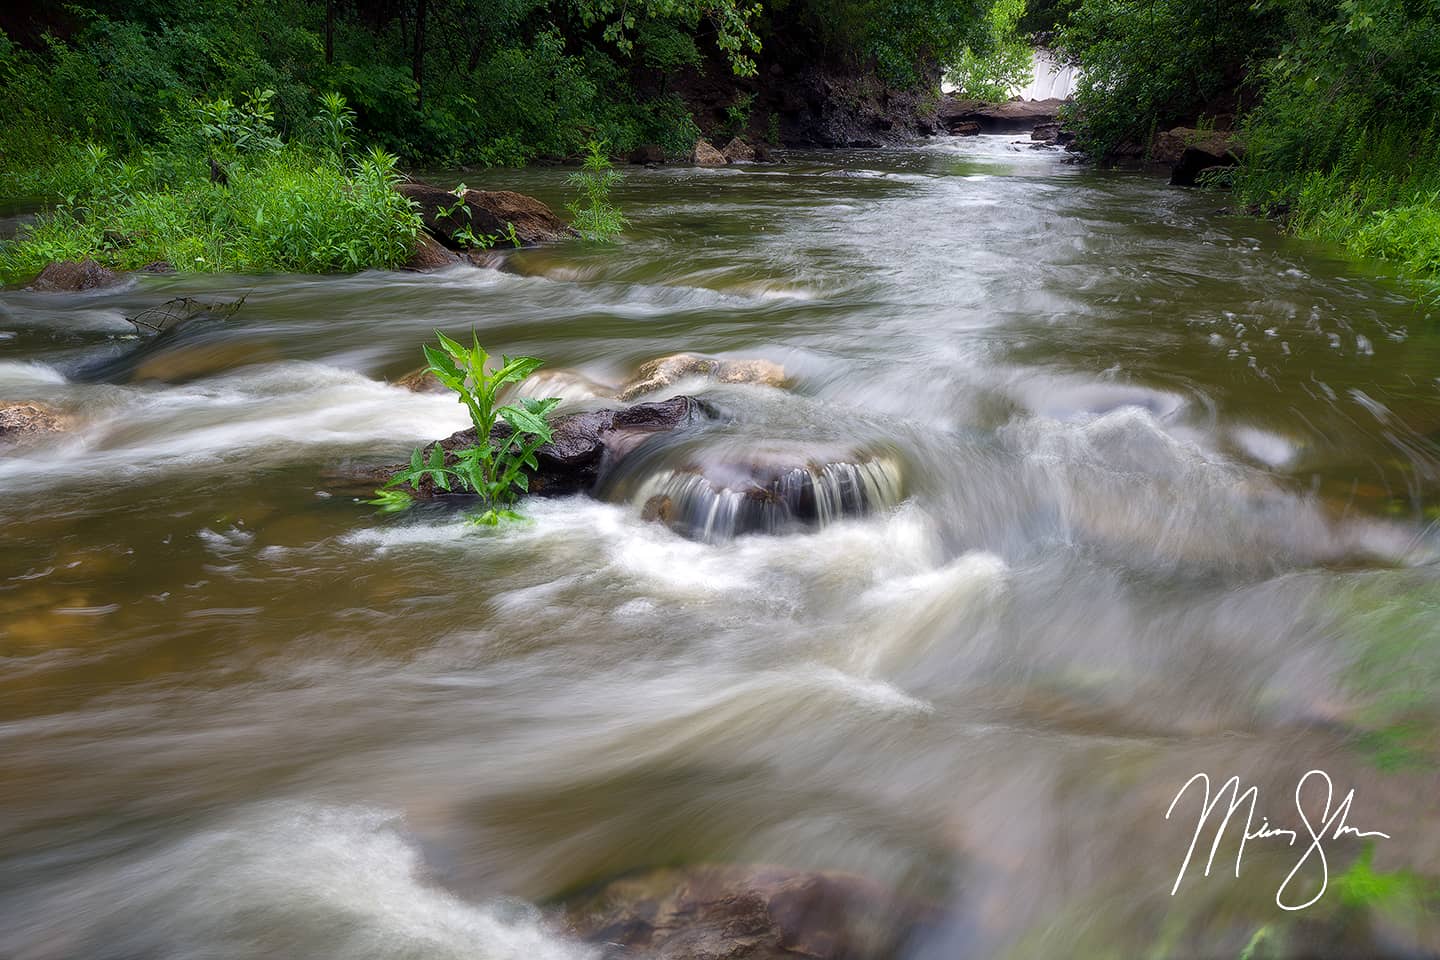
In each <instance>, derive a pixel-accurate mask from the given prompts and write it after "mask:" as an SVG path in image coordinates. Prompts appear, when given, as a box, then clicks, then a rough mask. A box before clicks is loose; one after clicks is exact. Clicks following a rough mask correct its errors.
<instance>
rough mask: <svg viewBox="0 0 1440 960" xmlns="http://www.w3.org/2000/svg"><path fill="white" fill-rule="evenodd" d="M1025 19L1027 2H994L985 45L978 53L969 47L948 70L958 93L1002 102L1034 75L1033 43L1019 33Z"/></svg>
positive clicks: (988, 16) (1012, 0)
mask: <svg viewBox="0 0 1440 960" xmlns="http://www.w3.org/2000/svg"><path fill="white" fill-rule="evenodd" d="M1024 16H1025V0H995V4H994V5H993V6H992V7H991V8H990V12H989V13H988V14H987V15H986V17H985V24H986V28H987V36H986V41H987V42H986V46H985V47H983V48H982V50H988V52H982V53H976V52H975V50H974V49H973V48H971V47H969V46H966V47H965V49H964V50H963V51H961V53H960V60H959V62H957V63H956V64H955V65H954V66H953V67H951V68H950V71H949V79H950V82H951V83H952V84H953V85H954V86H955V92H956V93H958V94H959V95H960V96H962V97H970V98H972V99H975V100H986V101H989V102H991V103H1000V102H1002V101H1005V100H1008V99H1010V96H1011V91H1012V90H1014V89H1015V88H1016V87H1023V86H1025V85H1026V84H1027V83H1029V82H1030V80H1031V79H1032V78H1033V76H1034V68H1033V65H1032V54H1031V48H1030V44H1029V43H1027V42H1026V41H1025V40H1024V39H1022V38H1021V37H1020V35H1019V33H1018V28H1019V24H1020V20H1021V18H1022V17H1024Z"/></svg>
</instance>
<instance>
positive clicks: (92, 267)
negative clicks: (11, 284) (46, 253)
mask: <svg viewBox="0 0 1440 960" xmlns="http://www.w3.org/2000/svg"><path fill="white" fill-rule="evenodd" d="M124 279H125V278H124V277H123V276H121V275H120V274H118V273H116V272H115V271H114V270H109V269H107V268H105V267H102V266H100V264H98V263H96V262H95V261H94V260H82V261H80V262H79V263H76V262H75V261H73V260H63V261H60V262H57V263H52V264H49V265H47V266H46V267H45V269H44V270H41V271H40V275H39V276H38V277H36V278H35V279H34V280H33V281H31V283H30V286H28V287H26V288H25V289H27V290H37V291H44V292H46V293H75V292H78V291H81V290H99V289H100V288H102V287H113V286H115V284H117V283H120V282H121V281H123V280H124Z"/></svg>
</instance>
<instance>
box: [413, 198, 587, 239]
mask: <svg viewBox="0 0 1440 960" xmlns="http://www.w3.org/2000/svg"><path fill="white" fill-rule="evenodd" d="M395 189H396V190H397V191H399V192H400V193H401V194H403V195H404V196H406V197H409V198H410V199H411V200H413V201H415V204H416V206H417V207H418V208H419V211H420V217H421V219H422V220H423V221H424V223H425V229H426V230H428V231H430V233H431V235H433V236H434V237H435V239H437V240H439V241H440V242H441V243H442V244H444V245H445V246H447V247H449V248H450V249H451V250H460V249H462V247H463V246H464V245H463V244H462V243H460V242H459V241H458V240H456V239H455V233H456V232H457V231H460V230H463V229H465V228H466V227H469V228H470V230H471V231H473V232H474V233H475V234H476V235H477V236H479V235H481V234H488V235H498V236H500V237H504V236H505V234H506V232H507V225H508V224H514V226H515V236H516V237H517V238H518V239H519V240H520V243H521V244H523V245H525V246H532V245H534V244H539V243H554V242H555V241H557V240H564V239H565V238H567V237H569V236H571V232H570V227H569V226H568V225H567V224H566V223H565V221H563V220H561V219H560V218H559V217H557V216H556V215H555V213H554V211H552V210H551V209H550V208H549V207H547V206H546V205H545V204H543V203H541V202H540V201H539V200H536V199H535V198H534V197H527V196H525V195H524V194H523V193H514V192H513V191H510V190H466V191H465V194H464V196H463V198H462V197H457V196H456V195H455V193H454V192H453V191H450V190H443V189H441V188H440V187H436V186H431V185H430V184H428V183H416V182H410V183H402V184H399V185H397V186H396V187H395ZM462 200H463V206H464V207H465V208H467V209H469V211H470V215H469V216H468V217H467V216H466V215H465V213H464V212H463V210H462V209H459V208H457V207H456V204H457V203H460V202H461V201H462ZM497 242H499V243H508V241H506V240H503V239H502V240H500V241H497Z"/></svg>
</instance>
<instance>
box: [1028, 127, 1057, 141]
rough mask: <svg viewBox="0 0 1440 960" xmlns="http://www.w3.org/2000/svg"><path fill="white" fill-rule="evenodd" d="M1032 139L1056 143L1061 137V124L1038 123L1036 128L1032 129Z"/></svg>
mask: <svg viewBox="0 0 1440 960" xmlns="http://www.w3.org/2000/svg"><path fill="white" fill-rule="evenodd" d="M1030 139H1031V140H1044V141H1045V142H1047V143H1054V142H1056V141H1057V140H1059V139H1060V124H1059V123H1038V124H1036V125H1035V129H1034V130H1031V131H1030Z"/></svg>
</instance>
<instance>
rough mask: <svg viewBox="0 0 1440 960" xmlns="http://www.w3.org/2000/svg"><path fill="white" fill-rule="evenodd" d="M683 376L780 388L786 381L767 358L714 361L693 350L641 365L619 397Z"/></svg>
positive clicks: (638, 393) (780, 369) (779, 368)
mask: <svg viewBox="0 0 1440 960" xmlns="http://www.w3.org/2000/svg"><path fill="white" fill-rule="evenodd" d="M686 377H706V378H709V379H712V380H718V381H720V382H721V383H760V384H764V385H766V386H770V387H779V386H783V385H784V383H785V368H784V367H782V366H780V365H779V364H778V363H772V362H771V361H769V360H715V359H712V358H710V357H700V356H696V355H695V354H693V353H674V354H671V355H670V356H668V357H659V358H657V359H655V360H651V361H649V362H647V363H644V364H642V365H641V366H640V369H639V370H636V371H635V376H633V377H631V378H630V380H629V381H628V382H627V383H626V384H625V385H624V386H622V387H621V388H620V394H619V395H620V399H621V400H631V399H634V398H635V397H640V396H644V395H645V394H647V393H654V392H655V391H656V390H663V389H664V388H665V387H668V386H671V385H673V384H675V383H677V382H678V381H680V380H682V379H684V378H686Z"/></svg>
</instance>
